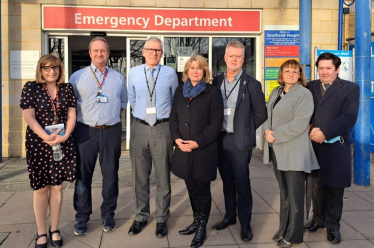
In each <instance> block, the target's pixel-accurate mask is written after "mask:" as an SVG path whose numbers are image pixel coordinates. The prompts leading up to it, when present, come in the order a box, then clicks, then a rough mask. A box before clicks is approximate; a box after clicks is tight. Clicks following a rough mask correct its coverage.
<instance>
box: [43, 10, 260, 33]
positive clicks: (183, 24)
mask: <svg viewBox="0 0 374 248" xmlns="http://www.w3.org/2000/svg"><path fill="white" fill-rule="evenodd" d="M57 29H58V30H61V29H63V30H90V31H91V30H92V31H125V30H126V31H153V32H213V33H221V32H224V33H238V32H240V33H243V32H244V33H260V32H261V10H217V9H214V10H213V9H204V10H202V9H161V8H155V9H145V8H144V9H143V8H142V9H141V8H118V7H117V8H104V7H75V6H48V5H45V6H43V30H57Z"/></svg>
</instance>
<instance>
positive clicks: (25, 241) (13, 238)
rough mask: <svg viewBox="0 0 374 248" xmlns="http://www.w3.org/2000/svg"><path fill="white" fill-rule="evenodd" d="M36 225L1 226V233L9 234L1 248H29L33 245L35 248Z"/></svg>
mask: <svg viewBox="0 0 374 248" xmlns="http://www.w3.org/2000/svg"><path fill="white" fill-rule="evenodd" d="M35 227H36V225H35V224H12V225H5V224H1V225H0V233H8V236H7V237H6V239H5V240H4V242H3V243H2V244H1V247H9V248H13V247H17V248H18V247H20V248H23V247H28V246H29V245H30V244H32V247H35V244H34V239H35V235H36V231H35V230H36V229H35Z"/></svg>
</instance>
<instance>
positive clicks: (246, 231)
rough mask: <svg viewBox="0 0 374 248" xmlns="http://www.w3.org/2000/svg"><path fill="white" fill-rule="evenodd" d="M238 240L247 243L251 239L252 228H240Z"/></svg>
mask: <svg viewBox="0 0 374 248" xmlns="http://www.w3.org/2000/svg"><path fill="white" fill-rule="evenodd" d="M240 238H241V239H242V240H243V241H244V242H249V241H251V240H252V238H253V233H252V228H251V225H249V224H248V225H246V226H242V228H241V232H240Z"/></svg>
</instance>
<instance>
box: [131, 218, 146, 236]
mask: <svg viewBox="0 0 374 248" xmlns="http://www.w3.org/2000/svg"><path fill="white" fill-rule="evenodd" d="M147 223H148V221H143V222H140V221H136V220H134V222H133V223H132V225H131V227H130V229H129V234H130V235H136V234H138V233H140V232H141V231H142V230H143V228H144V227H145V226H146V225H147Z"/></svg>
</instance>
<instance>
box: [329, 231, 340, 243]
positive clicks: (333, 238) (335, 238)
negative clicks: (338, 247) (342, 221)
mask: <svg viewBox="0 0 374 248" xmlns="http://www.w3.org/2000/svg"><path fill="white" fill-rule="evenodd" d="M327 239H328V240H329V241H330V242H331V243H333V244H339V243H340V241H342V238H341V237H340V232H339V230H338V229H327Z"/></svg>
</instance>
